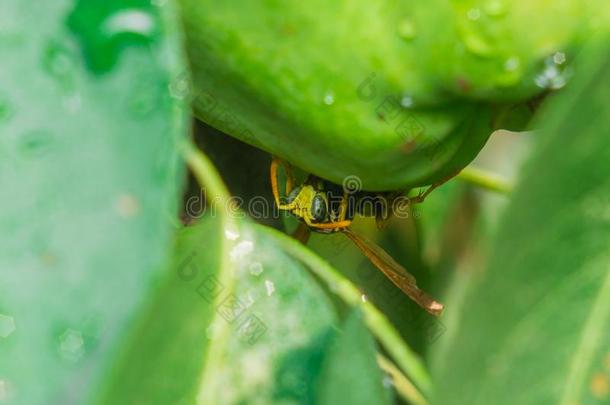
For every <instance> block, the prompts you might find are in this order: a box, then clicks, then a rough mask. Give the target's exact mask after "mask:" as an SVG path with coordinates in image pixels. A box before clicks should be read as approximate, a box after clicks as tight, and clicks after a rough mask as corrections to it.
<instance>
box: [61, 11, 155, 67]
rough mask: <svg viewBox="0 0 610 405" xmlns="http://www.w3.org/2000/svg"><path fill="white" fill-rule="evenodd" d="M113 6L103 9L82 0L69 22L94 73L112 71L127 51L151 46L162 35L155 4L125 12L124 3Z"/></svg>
mask: <svg viewBox="0 0 610 405" xmlns="http://www.w3.org/2000/svg"><path fill="white" fill-rule="evenodd" d="M109 4H112V5H110V6H109V7H99V6H98V5H97V3H95V2H90V1H86V0H79V1H78V2H77V5H76V7H75V8H74V11H73V12H72V14H71V15H70V16H69V18H68V22H67V24H68V27H69V28H70V30H71V31H72V33H73V34H74V35H75V36H76V37H77V38H78V40H79V43H80V46H81V49H82V52H83V54H84V56H85V60H86V62H87V66H88V67H89V68H90V69H91V71H93V72H94V73H104V72H107V71H109V70H110V69H111V68H112V67H113V66H114V65H115V63H116V62H117V60H118V57H119V54H120V53H121V52H122V51H123V50H124V49H126V48H128V47H130V46H141V45H150V44H151V43H152V42H153V41H154V40H155V39H156V38H157V37H158V35H159V32H160V29H159V24H158V21H157V20H156V18H155V17H154V15H153V14H151V12H150V11H152V10H153V7H152V6H151V5H149V6H147V7H146V6H145V7H144V8H127V9H124V8H120V7H122V6H123V5H122V3H121V2H118V3H117V2H114V3H109Z"/></svg>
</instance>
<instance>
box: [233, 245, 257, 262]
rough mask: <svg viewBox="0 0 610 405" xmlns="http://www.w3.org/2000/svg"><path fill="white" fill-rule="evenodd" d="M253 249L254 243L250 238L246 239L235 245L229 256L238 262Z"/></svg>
mask: <svg viewBox="0 0 610 405" xmlns="http://www.w3.org/2000/svg"><path fill="white" fill-rule="evenodd" d="M253 250H254V243H252V242H251V241H249V240H244V241H241V242H239V243H238V244H237V245H235V246H233V249H231V251H230V252H229V258H230V259H231V261H233V262H236V261H239V260H242V259H244V258H245V257H246V256H247V255H249V254H250V253H252V251H253Z"/></svg>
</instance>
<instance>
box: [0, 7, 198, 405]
mask: <svg viewBox="0 0 610 405" xmlns="http://www.w3.org/2000/svg"><path fill="white" fill-rule="evenodd" d="M76 3H77V4H76V5H75V4H74V2H72V1H67V0H59V1H53V2H45V3H38V4H36V5H33V4H32V3H31V2H23V1H20V0H7V1H3V2H2V4H1V5H0V14H1V15H2V24H1V25H2V29H1V33H0V55H1V57H2V69H0V89H1V90H0V130H1V132H2V136H1V137H0V188H1V189H2V196H3V198H2V199H0V213H1V214H0V246H1V248H0V250H1V251H2V252H1V254H0V268H1V269H2V272H1V273H0V330H2V331H3V332H2V333H1V334H0V336H1V337H0V359H2V360H1V361H0V385H2V389H1V391H2V395H0V397H3V398H6V399H7V400H8V401H10V402H11V403H17V404H39V403H49V402H55V403H81V402H83V401H84V400H85V399H86V398H87V396H89V395H90V392H91V391H92V389H93V388H94V387H95V386H96V385H97V384H98V382H99V379H100V377H101V375H102V374H103V373H104V371H105V369H106V368H107V366H108V365H109V362H110V360H111V359H112V358H113V355H114V353H115V352H116V349H117V348H118V344H119V342H120V341H121V338H122V337H123V334H124V330H125V328H126V326H127V325H128V324H129V322H130V320H131V317H132V316H133V314H134V312H135V310H136V308H137V307H138V305H139V304H140V303H141V301H142V297H143V295H145V294H146V293H147V291H148V289H149V287H150V285H151V282H154V280H155V279H156V278H157V277H158V276H159V274H160V270H161V269H162V267H163V265H164V263H165V260H166V256H167V249H166V246H167V244H168V242H169V241H170V237H171V233H172V224H171V220H170V217H172V216H175V212H176V207H177V197H178V190H179V188H180V187H179V186H180V185H181V184H180V183H181V182H180V181H178V179H179V178H180V177H179V176H182V174H183V173H182V169H181V167H182V165H180V164H179V160H178V154H177V151H176V148H175V147H174V143H175V140H176V139H178V138H181V137H182V136H183V135H184V134H185V132H186V131H185V128H186V126H185V125H184V115H183V114H182V111H179V110H178V109H177V108H176V106H177V104H176V102H175V101H173V100H172V99H171V98H170V96H169V91H168V84H169V82H170V77H171V76H172V75H173V73H175V70H176V69H178V68H180V69H181V66H180V63H179V55H178V53H177V50H178V49H179V48H178V47H177V46H176V45H177V43H178V41H177V37H176V33H175V26H174V24H173V23H172V22H171V20H172V17H173V14H172V12H171V11H170V10H161V9H159V8H157V7H154V6H152V5H151V3H150V2H149V1H144V0H139V1H135V0H130V1H121V2H119V1H110V2H106V3H105V5H104V6H101V5H100V4H101V3H99V2H91V1H81V2H76ZM83 16H87V19H86V20H87V21H88V22H89V25H88V26H87V27H86V28H87V29H88V30H90V31H95V32H96V33H97V34H98V36H100V37H102V36H103V37H104V39H105V41H107V43H108V44H113V46H111V47H109V48H108V50H107V52H110V54H111V56H112V58H110V59H109V60H108V63H107V64H105V66H104V68H105V69H104V71H103V72H102V71H98V70H96V69H93V68H92V65H91V62H92V61H91V60H89V59H88V55H89V52H88V51H86V50H85V48H87V49H89V50H90V51H95V52H97V51H100V49H98V46H101V45H100V44H99V43H93V42H88V39H87V37H86V36H83V35H81V34H82V32H81V31H80V30H81V29H82V28H83V27H82V25H79V24H76V25H72V24H70V25H68V23H67V22H68V21H69V20H70V21H75V20H82V17H83ZM133 19H136V20H137V21H138V22H140V23H141V24H140V25H139V27H140V28H142V30H141V31H138V32H135V31H133V28H134V27H133V26H130V25H129V22H130V21H133ZM144 28H146V29H144ZM143 44H144V45H146V46H142V45H143ZM97 54H98V55H99V54H100V53H97Z"/></svg>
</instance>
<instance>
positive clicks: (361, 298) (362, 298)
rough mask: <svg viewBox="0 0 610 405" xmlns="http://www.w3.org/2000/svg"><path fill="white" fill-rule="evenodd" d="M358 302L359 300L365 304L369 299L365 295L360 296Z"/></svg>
mask: <svg viewBox="0 0 610 405" xmlns="http://www.w3.org/2000/svg"><path fill="white" fill-rule="evenodd" d="M360 300H361V301H362V302H367V301H368V300H369V299H368V297H367V296H366V294H362V295H361V296H360Z"/></svg>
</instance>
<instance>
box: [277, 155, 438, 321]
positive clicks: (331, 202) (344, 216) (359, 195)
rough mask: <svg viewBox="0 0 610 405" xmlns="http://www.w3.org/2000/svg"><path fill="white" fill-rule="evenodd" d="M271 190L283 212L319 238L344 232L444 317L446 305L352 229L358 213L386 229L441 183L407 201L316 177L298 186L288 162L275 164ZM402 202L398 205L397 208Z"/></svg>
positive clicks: (413, 295) (423, 304)
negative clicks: (402, 208) (281, 179)
mask: <svg viewBox="0 0 610 405" xmlns="http://www.w3.org/2000/svg"><path fill="white" fill-rule="evenodd" d="M280 167H282V168H283V169H284V173H285V175H286V184H285V195H286V198H281V196H280V190H279V187H278V175H279V168H280ZM270 175H271V189H272V192H273V197H274V199H275V203H276V205H277V207H278V209H279V210H282V211H287V212H289V213H290V214H292V215H293V216H295V217H296V218H297V219H299V220H300V221H302V222H303V223H304V224H305V226H306V228H307V229H308V230H312V231H314V232H319V233H325V234H328V233H333V232H340V233H343V234H344V235H345V236H346V237H347V238H348V239H350V240H351V241H352V242H353V243H354V245H355V246H356V247H357V248H358V249H359V250H360V251H361V252H362V253H363V254H364V255H365V256H366V257H367V259H368V260H369V261H370V262H371V263H372V264H373V265H374V266H375V267H376V268H378V269H379V270H380V271H381V272H382V273H383V274H384V275H385V276H386V277H387V278H388V279H389V280H390V281H392V283H394V285H396V286H397V287H398V288H399V289H401V290H402V291H403V292H404V293H405V294H406V295H407V296H409V298H411V299H412V300H413V301H415V302H416V303H417V304H418V305H419V306H421V307H422V308H423V309H425V310H426V311H427V312H429V313H431V314H433V315H440V313H441V312H442V310H443V305H442V304H441V303H439V302H438V301H436V300H434V299H433V298H432V297H430V296H429V295H428V294H426V293H425V292H424V291H422V290H421V289H420V288H419V287H418V286H417V282H416V280H415V277H414V276H413V275H412V274H411V273H409V272H408V271H407V270H406V269H405V268H404V267H403V266H401V265H400V264H399V263H398V262H396V261H395V260H394V259H393V258H392V257H391V256H390V255H389V254H388V253H387V252H386V251H385V250H383V249H382V248H381V247H380V246H378V245H376V244H375V243H373V242H372V241H370V240H368V239H366V238H364V237H363V236H360V235H358V234H356V233H355V232H354V231H352V230H351V229H350V225H351V223H352V221H353V220H354V217H355V215H356V214H359V215H362V216H369V217H370V216H372V217H375V220H376V223H377V227H378V228H381V227H383V225H384V224H385V223H386V221H387V220H388V219H389V218H390V217H391V215H392V214H393V212H394V210H395V209H397V206H398V205H400V203H403V202H406V203H407V204H418V203H421V202H423V200H424V199H425V198H426V197H427V196H428V195H429V194H430V192H431V191H432V190H433V189H434V188H436V187H438V186H439V185H441V184H442V183H438V184H434V185H432V186H430V187H428V188H427V189H426V190H425V191H424V192H421V193H420V194H418V195H417V196H415V197H411V198H407V197H404V192H379V193H374V192H367V191H362V190H360V189H358V188H351V189H350V188H349V187H346V185H345V184H344V185H343V186H340V185H337V184H334V183H331V182H329V181H327V180H324V179H321V178H319V177H317V176H314V175H309V176H308V177H307V179H306V180H305V181H304V182H303V183H302V184H299V185H296V180H295V177H294V174H293V171H292V166H291V165H290V164H288V163H287V162H285V161H283V160H280V159H277V158H273V159H272V161H271V169H270ZM397 203H398V204H397Z"/></svg>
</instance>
